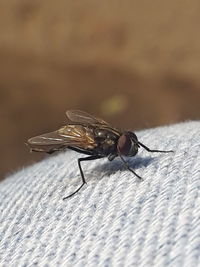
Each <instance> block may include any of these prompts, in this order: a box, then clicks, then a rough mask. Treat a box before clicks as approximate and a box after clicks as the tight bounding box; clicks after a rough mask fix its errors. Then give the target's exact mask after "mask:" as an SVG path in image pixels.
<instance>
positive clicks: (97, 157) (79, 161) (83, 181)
mask: <svg viewBox="0 0 200 267" xmlns="http://www.w3.org/2000/svg"><path fill="white" fill-rule="evenodd" d="M100 158H102V156H99V155H93V156H89V157H86V158H80V159H78V167H79V170H80V173H81V179H82V184H81V185H80V186H79V187H78V189H77V190H76V191H74V192H73V193H72V194H70V195H68V196H66V197H64V198H63V200H65V199H67V198H70V197H72V196H73V195H75V194H76V193H77V192H78V191H79V190H80V189H81V188H82V187H83V186H84V184H86V180H85V177H84V173H83V170H82V167H81V161H87V160H93V159H100Z"/></svg>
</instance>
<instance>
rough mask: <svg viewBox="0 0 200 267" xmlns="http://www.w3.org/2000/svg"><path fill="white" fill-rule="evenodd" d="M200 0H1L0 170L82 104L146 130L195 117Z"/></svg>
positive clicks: (13, 165) (25, 159)
mask: <svg viewBox="0 0 200 267" xmlns="http://www.w3.org/2000/svg"><path fill="white" fill-rule="evenodd" d="M199 14H200V2H199V1H198V0H190V1H189V0H188V1H178V0H173V1H172V0H171V1H160V0H155V1H153V2H152V1H132V0H125V1H116V0H111V1H106V0H101V1H96V0H87V1H86V0H82V1H71V0H59V1H54V0H48V1H45V0H44V1H41V0H34V1H31V0H9V1H7V0H1V2H0V105H1V108H0V116H1V131H0V140H1V141H0V143H1V163H0V177H4V176H5V175H6V174H9V173H11V172H13V171H14V170H16V169H18V168H20V167H22V166H25V165H26V164H30V163H31V162H34V161H35V160H39V159H40V158H41V157H43V156H42V155H39V154H37V153H35V154H34V153H33V154H30V153H29V151H28V149H27V147H26V146H25V145H24V142H25V141H26V140H27V138H29V137H32V136H35V135H38V134H41V133H44V132H48V131H52V130H54V129H56V128H58V127H60V126H61V125H63V124H64V123H65V121H66V119H65V111H66V110H67V109H82V110H85V111H88V112H90V113H92V114H95V115H98V116H100V117H102V118H104V119H105V120H108V121H110V122H111V123H112V124H114V125H116V126H119V127H124V128H129V129H142V128H148V127H153V126H157V125H163V124H169V123H175V122H179V121H184V120H188V119H199V118H200V108H199V103H200V34H199V25H200V15H199Z"/></svg>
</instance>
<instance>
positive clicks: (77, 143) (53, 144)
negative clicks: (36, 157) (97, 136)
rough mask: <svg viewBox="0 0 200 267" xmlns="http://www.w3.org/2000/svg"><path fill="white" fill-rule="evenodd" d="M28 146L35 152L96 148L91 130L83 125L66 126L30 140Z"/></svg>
mask: <svg viewBox="0 0 200 267" xmlns="http://www.w3.org/2000/svg"><path fill="white" fill-rule="evenodd" d="M28 145H29V147H30V148H31V149H32V150H35V151H44V152H49V151H55V150H59V149H61V148H63V147H67V146H68V147H69V146H71V147H73V146H74V147H78V148H80V149H85V150H87V149H92V148H94V147H95V141H94V137H93V135H92V131H91V129H89V128H87V127H84V126H81V125H70V124H69V125H66V126H63V127H62V128H60V129H59V130H57V131H54V132H50V133H46V134H42V135H39V136H36V137H33V138H30V139H29V140H28Z"/></svg>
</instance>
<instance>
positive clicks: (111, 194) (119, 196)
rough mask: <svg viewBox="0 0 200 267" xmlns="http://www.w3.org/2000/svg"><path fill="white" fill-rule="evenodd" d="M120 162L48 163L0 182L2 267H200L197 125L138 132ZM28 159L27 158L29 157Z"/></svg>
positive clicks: (64, 159) (55, 159) (58, 158)
mask: <svg viewBox="0 0 200 267" xmlns="http://www.w3.org/2000/svg"><path fill="white" fill-rule="evenodd" d="M137 135H138V138H139V140H140V141H141V142H143V143H144V144H145V145H147V146H148V147H150V148H152V149H153V148H154V149H164V150H167V149H173V150H174V151H175V152H174V153H169V154H164V153H162V154H161V153H149V152H147V151H145V150H144V149H142V148H140V149H139V153H138V155H137V156H135V157H133V158H127V161H128V163H129V164H130V166H131V167H132V168H133V169H134V170H135V172H137V173H138V174H139V175H140V176H142V177H143V181H140V180H139V179H138V178H137V177H135V176H134V175H133V174H132V173H131V172H129V171H128V170H126V169H125V168H124V167H123V164H122V162H121V161H120V159H116V160H114V161H113V162H109V161H108V160H107V159H106V158H105V159H98V160H94V161H89V162H83V163H82V168H83V170H84V173H85V178H86V180H87V184H86V185H85V186H84V187H83V188H82V189H81V191H80V192H79V193H77V194H76V195H74V196H73V197H72V198H70V199H66V200H65V201H63V199H62V198H63V197H65V196H67V195H68V194H70V193H72V192H73V190H75V189H76V188H77V186H78V185H79V184H80V183H81V179H80V174H79V169H78V165H77V158H78V157H82V156H83V157H84V155H81V154H78V153H76V152H72V151H66V152H61V153H58V154H57V155H51V156H48V157H47V158H46V159H45V160H43V161H41V162H39V163H35V164H33V165H32V166H29V167H26V168H23V169H21V170H20V171H18V172H17V173H15V174H13V175H11V176H10V177H7V179H5V180H4V181H2V182H1V183H0V266H6V267H7V266H9V267H10V266H15V267H16V266H24V267H25V266H69V267H71V266H145V267H146V266H173V267H174V266H176V267H178V266H181V267H182V266H200V259H199V257H200V122H197V121H196V122H195V121H193V122H186V123H180V124H177V125H171V126H165V127H160V128H154V129H149V130H144V131H140V132H137ZM27 153H28V152H27Z"/></svg>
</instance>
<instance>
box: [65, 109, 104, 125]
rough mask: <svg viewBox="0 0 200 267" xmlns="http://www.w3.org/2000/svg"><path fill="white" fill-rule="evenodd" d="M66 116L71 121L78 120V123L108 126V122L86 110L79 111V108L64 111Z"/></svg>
mask: <svg viewBox="0 0 200 267" xmlns="http://www.w3.org/2000/svg"><path fill="white" fill-rule="evenodd" d="M66 115H67V117H68V118H69V119H70V120H71V121H73V122H80V123H85V124H98V125H106V126H108V125H109V124H108V123H107V122H106V121H104V120H102V119H99V118H96V117H94V116H92V115H90V114H88V113H87V112H84V111H81V110H68V111H67V112H66Z"/></svg>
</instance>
